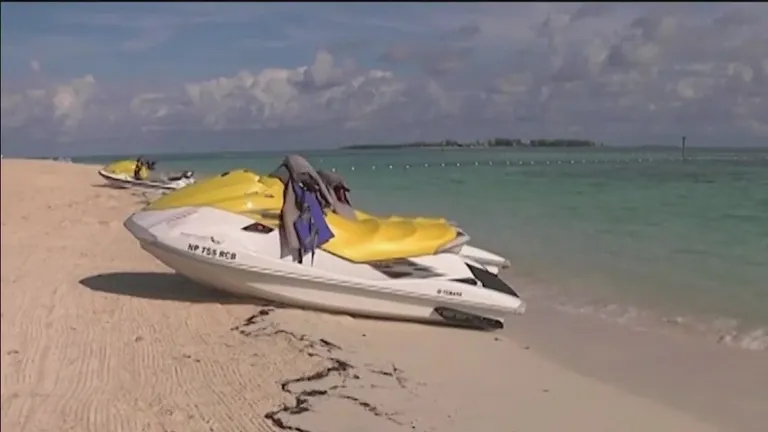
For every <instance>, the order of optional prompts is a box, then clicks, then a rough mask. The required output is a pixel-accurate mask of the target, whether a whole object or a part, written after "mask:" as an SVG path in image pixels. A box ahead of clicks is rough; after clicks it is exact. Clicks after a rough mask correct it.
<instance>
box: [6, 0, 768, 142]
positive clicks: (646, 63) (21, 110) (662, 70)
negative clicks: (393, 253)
mask: <svg viewBox="0 0 768 432" xmlns="http://www.w3.org/2000/svg"><path fill="white" fill-rule="evenodd" d="M758 6H759V5H755V6H749V5H736V6H734V7H732V8H728V9H725V10H721V11H719V12H717V13H709V14H704V13H697V14H694V13H691V14H688V12H691V11H686V13H685V14H683V13H682V12H681V10H678V9H677V8H680V7H681V6H679V5H678V6H675V7H672V6H670V9H660V8H661V7H662V6H658V5H656V6H653V7H651V6H648V7H647V8H646V10H643V9H638V8H639V7H640V6H637V7H634V6H633V7H629V6H628V7H627V8H624V7H623V6H622V7H619V6H615V7H614V6H610V5H608V4H601V3H588V4H584V5H580V6H568V7H563V6H557V7H554V6H546V7H545V6H537V7H532V8H531V9H530V10H527V12H526V13H525V14H524V16H525V17H526V19H529V20H530V19H533V18H532V17H535V18H536V19H538V21H534V22H529V23H528V26H527V28H525V29H520V28H518V29H517V30H514V31H513V30H509V31H502V30H501V28H500V27H499V26H498V23H499V22H501V21H503V20H504V19H505V17H508V16H510V12H508V10H509V9H508V8H507V9H505V8H501V7H500V6H493V7H490V6H489V7H488V9H487V11H488V13H486V14H485V15H483V14H480V13H476V14H474V15H472V16H470V17H469V18H467V19H466V20H465V21H464V23H463V24H462V23H461V22H460V21H459V20H458V18H456V17H454V18H453V20H451V19H449V20H448V22H449V23H450V25H446V24H442V25H441V26H440V31H439V32H437V33H436V34H435V38H433V39H432V40H430V41H427V39H419V41H416V42H414V41H410V42H409V41H408V40H402V41H397V40H394V41H392V42H393V43H392V44H389V45H387V46H386V47H382V48H380V49H381V50H382V56H381V58H382V59H384V60H387V61H386V62H383V63H380V64H379V66H386V67H383V69H384V70H382V69H377V68H367V69H366V68H361V67H359V66H356V65H355V63H354V62H352V61H349V60H348V59H340V58H337V56H335V55H333V54H332V53H331V52H328V51H325V50H320V51H319V52H318V53H317V54H316V56H315V58H314V60H313V61H312V62H311V64H309V65H307V66H302V67H297V68H279V67H273V68H266V69H262V70H258V71H250V70H243V71H240V72H238V73H236V74H234V75H230V76H221V77H217V78H212V79H208V80H202V81H193V82H186V83H179V85H178V86H176V87H175V88H152V87H150V86H148V87H147V88H145V89H142V90H141V91H138V92H136V93H134V94H131V95H128V97H125V96H122V95H119V94H117V93H115V92H114V90H113V89H111V88H109V87H102V85H101V83H100V85H97V84H96V83H97V80H96V79H95V78H94V77H92V76H90V75H86V76H84V77H83V78H78V79H75V80H72V81H70V82H69V83H66V84H61V85H51V86H48V87H45V88H38V89H27V90H17V91H15V92H10V91H5V89H4V91H3V94H2V129H3V133H4V134H6V133H10V132H11V131H12V132H13V133H14V134H15V136H23V135H24V133H27V134H31V135H35V134H36V136H37V135H39V134H41V133H48V134H50V136H52V137H60V136H64V137H72V136H88V135H89V134H91V135H92V134H102V135H103V134H108V133H110V131H112V133H118V132H115V131H119V133H121V134H124V133H129V132H131V131H134V132H139V131H147V130H205V129H207V130H213V131H226V130H260V131H279V130H285V129H296V128H301V129H312V128H318V130H319V129H323V130H326V131H327V130H336V131H338V134H339V136H343V134H344V133H346V132H345V131H357V132H360V133H362V134H363V135H355V137H358V138H359V137H360V136H363V137H365V136H366V135H365V134H366V133H369V134H370V136H376V137H386V138H387V139H388V140H392V141H396V140H404V139H414V137H415V136H417V135H418V136H419V137H423V136H425V135H428V136H429V137H445V136H447V135H450V134H452V133H459V134H466V135H469V136H473V137H483V136H488V135H494V134H501V133H506V134H508V135H517V134H519V133H528V134H533V135H558V134H561V135H566V134H568V133H572V132H573V131H578V132H579V133H581V134H584V135H585V136H587V137H593V138H595V139H601V140H608V141H609V142H610V140H611V138H613V139H617V140H619V139H621V138H622V137H637V136H641V137H644V136H647V135H649V134H660V135H664V134H670V135H674V136H676V135H680V134H687V135H689V136H691V135H694V134H695V133H697V132H700V133H701V134H705V133H704V132H706V131H710V132H707V133H710V134H714V135H713V137H714V138H713V139H716V138H717V134H719V135H720V136H722V137H726V136H743V137H753V138H756V139H761V138H768V123H766V121H768V120H766V119H768V30H766V29H768V14H767V13H766V12H765V9H763V8H759V7H758ZM690 7H693V8H695V7H701V6H697V5H695V4H691V6H690ZM482 10H486V9H482ZM505 11H506V12H505ZM200 13H201V14H202V12H200ZM505 14H506V15H505ZM689 15H691V16H689ZM200 16H201V17H204V18H199V19H201V20H214V19H219V20H234V19H235V18H234V17H233V16H230V15H226V16H225V15H212V14H208V15H206V14H202V15H200ZM97 18H98V19H99V20H107V18H106V17H103V16H101V17H91V19H93V20H97ZM449 18H450V17H449ZM110 19H111V18H110ZM519 19H520V18H516V20H518V21H519ZM187 20H189V18H187ZM107 21H108V20H107ZM105 22H106V21H105ZM508 22H509V21H508ZM376 23H377V25H382V26H383V25H384V24H386V23H383V22H380V21H376ZM145 24H146V28H156V24H157V23H156V22H154V21H152V22H147V23H145ZM150 24H151V25H150ZM409 25H410V23H407V24H403V25H402V26H403V27H408V26H409ZM521 32H522V33H521ZM523 33H525V35H523ZM536 35H538V37H536ZM155 36H156V37H157V38H160V37H161V36H163V33H157V34H156V35H155ZM147 37H148V39H147V40H146V41H145V42H146V44H151V43H152V40H154V39H153V38H151V37H149V36H147ZM163 37H164V36H163ZM521 41H525V45H524V46H523V45H521ZM504 44H508V45H509V46H510V47H514V50H512V49H511V50H510V51H509V52H507V54H504V55H502V53H503V51H497V50H496V48H498V47H500V46H504ZM142 46H144V45H142V43H141V41H136V45H135V46H134V48H133V49H137V50H138V49H141V47H142ZM488 47H493V48H494V51H493V53H492V54H491V55H492V56H494V57H495V58H496V60H498V59H501V60H498V61H497V63H496V66H494V67H495V69H488V70H493V71H494V72H493V74H494V75H493V76H489V74H490V72H488V71H485V72H484V74H485V76H489V78H490V79H485V78H483V79H480V78H478V77H479V76H484V75H482V74H478V75H473V74H475V73H478V72H482V71H479V69H483V68H485V66H483V65H485V64H487V62H489V61H490V60H489V59H488V58H487V57H488V56H489V51H488V50H487V48H488ZM124 48H125V49H129V47H124ZM470 53H472V56H470V55H469V54H470ZM509 53H515V56H514V57H513V58H508V57H504V56H508V55H509ZM375 54H376V53H374V55H375ZM483 55H485V56H486V57H485V58H484V57H483ZM505 58H506V59H505ZM542 59H544V61H541V60H542ZM491 60H493V59H491ZM405 62H412V63H416V64H417V65H419V66H420V67H421V69H422V73H420V74H419V73H415V72H413V71H410V72H406V71H403V70H402V68H401V66H402V64H403V63H405ZM481 62H486V63H481ZM481 64H482V65H481ZM30 68H31V69H32V70H35V71H39V70H40V69H41V65H40V63H39V62H37V61H36V60H33V61H30ZM4 85H5V83H4ZM370 140H373V138H371V139H370ZM767 142H768V141H767Z"/></svg>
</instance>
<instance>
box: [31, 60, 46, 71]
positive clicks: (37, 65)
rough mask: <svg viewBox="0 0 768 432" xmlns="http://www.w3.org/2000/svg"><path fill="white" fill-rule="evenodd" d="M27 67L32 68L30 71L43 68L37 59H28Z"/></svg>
mask: <svg viewBox="0 0 768 432" xmlns="http://www.w3.org/2000/svg"><path fill="white" fill-rule="evenodd" d="M29 68H30V69H31V70H32V72H34V73H39V72H40V71H41V70H42V69H43V66H42V65H41V64H40V61H39V60H30V61H29Z"/></svg>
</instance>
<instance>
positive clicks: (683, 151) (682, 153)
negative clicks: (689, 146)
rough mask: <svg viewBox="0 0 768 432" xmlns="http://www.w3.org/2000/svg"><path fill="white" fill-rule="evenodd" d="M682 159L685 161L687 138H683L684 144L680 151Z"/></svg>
mask: <svg viewBox="0 0 768 432" xmlns="http://www.w3.org/2000/svg"><path fill="white" fill-rule="evenodd" d="M680 157H681V158H682V159H683V160H685V136H683V142H682V146H681V149H680Z"/></svg>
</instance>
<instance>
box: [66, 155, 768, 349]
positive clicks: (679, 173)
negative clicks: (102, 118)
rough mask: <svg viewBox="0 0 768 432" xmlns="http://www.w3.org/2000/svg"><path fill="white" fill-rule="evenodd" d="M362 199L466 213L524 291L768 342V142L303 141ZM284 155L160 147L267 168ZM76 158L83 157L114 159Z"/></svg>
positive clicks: (577, 307)
mask: <svg viewBox="0 0 768 432" xmlns="http://www.w3.org/2000/svg"><path fill="white" fill-rule="evenodd" d="M304 155H305V156H307V158H308V159H309V160H310V162H312V163H313V164H314V165H315V167H316V168H318V169H319V168H324V169H335V170H336V171H337V172H339V173H340V174H342V175H343V176H344V177H345V178H346V179H347V181H348V182H349V183H350V185H351V187H352V189H353V190H352V200H353V204H355V205H356V206H358V207H360V208H363V209H366V210H369V211H371V212H375V213H379V214H401V215H437V216H445V217H447V218H449V219H452V220H455V221H458V222H459V223H460V224H461V225H462V227H464V228H465V229H466V230H467V231H468V232H469V233H470V235H471V236H472V237H473V244H476V245H478V246H480V247H485V248H488V249H491V250H494V251H497V252H500V253H501V254H503V255H505V256H507V257H508V258H509V259H510V261H512V263H513V268H512V270H511V272H510V273H509V278H510V280H511V281H512V283H514V284H515V285H517V286H518V287H519V288H520V291H521V292H522V293H523V294H525V296H526V297H527V299H529V301H542V302H548V303H552V304H556V305H558V306H559V307H561V308H564V309H568V310H571V311H577V312H585V313H595V314H599V315H601V316H604V317H606V318H609V319H616V320H620V321H625V322H643V323H658V324H662V325H672V326H675V327H680V328H685V329H690V330H692V331H695V332H699V333H704V334H708V335H711V336H713V337H716V338H718V339H719V340H720V341H722V342H726V343H729V344H732V345H735V346H739V347H742V348H746V349H754V350H764V349H768V332H767V331H766V330H765V329H768V150H749V151H747V150H744V151H735V150H717V149H710V150H699V149H696V150H691V151H689V152H688V158H687V160H685V161H682V160H681V159H680V155H679V152H678V151H677V150H649V149H622V150H616V149H574V150H560V149H549V150H508V151H497V150H446V151H440V150H407V151H406V150H392V151H388V150H375V151H373V150H371V151H334V152H306V153H304ZM282 157H283V154H278V153H263V154H259V153H247V154H226V153H222V154H216V155H204V156H203V155H174V156H163V157H158V158H157V159H158V160H159V166H161V169H163V168H165V169H172V170H176V169H194V170H196V171H197V172H199V173H201V174H216V173H219V172H222V171H225V170H228V169H232V168H239V167H245V168H250V169H253V170H254V171H256V172H260V173H265V172H268V171H270V170H271V169H273V168H274V167H276V166H277V164H278V163H279V162H280V160H281V159H282ZM108 160H109V158H96V159H94V158H82V159H78V160H76V162H91V163H93V162H98V163H101V162H106V161H108Z"/></svg>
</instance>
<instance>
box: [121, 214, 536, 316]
mask: <svg viewBox="0 0 768 432" xmlns="http://www.w3.org/2000/svg"><path fill="white" fill-rule="evenodd" d="M251 223H252V220H250V219H249V218H248V217H245V216H243V215H238V214H233V213H228V212H225V211H221V210H217V209H213V208H207V207H203V208H190V207H187V208H180V209H172V210H160V211H143V212H139V213H136V214H134V215H132V216H131V217H129V218H128V219H127V220H126V222H125V227H126V228H127V229H128V230H129V231H130V232H131V233H132V234H133V235H134V237H136V238H137V240H138V241H139V243H140V245H141V247H142V248H143V249H144V250H145V251H147V252H148V253H149V254H151V255H152V256H154V257H155V258H157V259H158V260H159V261H161V262H162V263H163V264H165V265H166V266H168V267H169V268H171V269H173V270H175V271H176V272H177V273H179V274H181V275H183V276H185V277H187V278H189V279H191V280H194V281H197V282H200V283H202V284H205V285H208V286H211V287H214V288H217V289H219V290H222V291H226V292H230V293H233V294H236V295H244V296H250V297H256V298H260V299H264V300H268V301H273V302H278V303H282V304H285V305H289V306H295V307H300V308H308V309H319V310H325V311H330V312H337V313H347V314H352V315H361V316H369V317H379V318H387V319H398V320H413V321H430V322H438V323H446V324H452V325H465V326H471V327H480V328H486V329H498V328H502V327H503V323H504V320H505V318H506V317H507V316H509V315H511V314H520V313H523V312H524V310H525V304H524V303H523V302H522V301H521V300H520V299H519V297H518V296H517V294H516V293H515V292H514V290H513V289H512V288H510V287H509V286H507V285H506V284H505V283H504V282H503V281H501V280H500V279H499V278H498V276H496V275H495V274H494V273H493V272H492V271H488V270H486V269H485V267H484V266H483V265H482V264H479V263H477V262H473V261H471V260H469V259H467V258H465V257H461V256H459V255H457V254H455V253H440V254H436V255H430V256H422V257H413V258H409V259H398V260H392V261H389V262H378V263H353V262H350V261H346V260H344V259H342V258H340V257H337V256H335V255H332V254H330V253H328V252H325V251H323V250H317V251H316V254H315V256H314V259H313V258H312V257H311V256H306V257H304V261H303V263H297V262H294V259H293V258H292V257H291V256H287V257H281V256H282V255H283V254H282V252H281V244H280V237H279V232H278V231H277V230H274V231H271V232H270V230H269V229H265V230H263V232H247V231H243V229H242V228H243V227H245V226H248V225H250V224H251ZM478 272H482V273H483V277H485V278H486V279H487V278H489V277H490V278H495V280H497V281H498V284H500V285H496V286H495V287H489V286H484V284H483V282H482V281H481V280H480V279H478V277H476V275H475V273H478ZM485 285H493V284H488V283H487V280H486V283H485Z"/></svg>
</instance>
